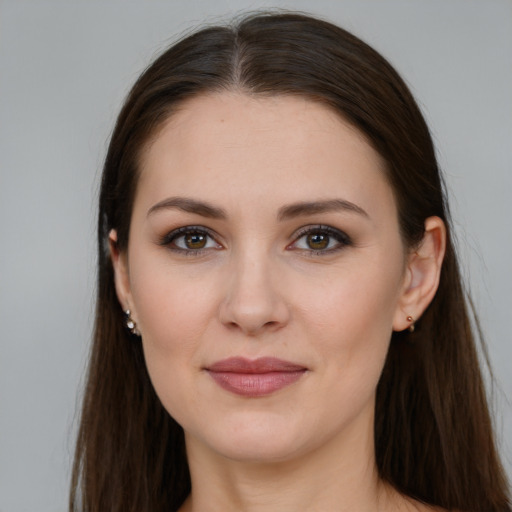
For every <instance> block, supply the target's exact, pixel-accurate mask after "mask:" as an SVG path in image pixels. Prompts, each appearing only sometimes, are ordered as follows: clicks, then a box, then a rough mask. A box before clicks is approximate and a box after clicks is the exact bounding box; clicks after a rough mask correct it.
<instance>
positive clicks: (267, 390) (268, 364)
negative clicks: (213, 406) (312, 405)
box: [206, 357, 307, 397]
mask: <svg viewBox="0 0 512 512" xmlns="http://www.w3.org/2000/svg"><path fill="white" fill-rule="evenodd" d="M206 371H207V372H208V373H209V375H210V376H211V377H212V378H213V380H214V381H215V382H216V383H217V384H218V385H219V386H220V387H221V388H223V389H225V390H227V391H230V392H232V393H235V394H237V395H242V396H245V397H259V396H265V395H269V394H271V393H274V392H276V391H279V390H280V389H282V388H284V387H286V386H289V385H291V384H293V383H294V382H296V381H298V380H299V379H300V378H301V377H302V376H303V375H304V374H305V373H306V371H307V368H305V367H304V366H300V365H297V364H295V363H291V362H289V361H283V360H281V359H276V358H273V357H262V358H259V359H255V360H249V359H245V358H242V357H233V358H229V359H224V360H222V361H218V362H216V363H214V364H212V365H211V366H209V367H207V368H206Z"/></svg>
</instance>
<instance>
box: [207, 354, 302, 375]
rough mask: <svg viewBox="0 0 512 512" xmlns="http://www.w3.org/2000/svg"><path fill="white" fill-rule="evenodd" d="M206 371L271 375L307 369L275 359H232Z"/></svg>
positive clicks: (213, 365)
mask: <svg viewBox="0 0 512 512" xmlns="http://www.w3.org/2000/svg"><path fill="white" fill-rule="evenodd" d="M206 370H208V371H211V372H219V373H221V372H229V373H270V372H297V371H304V370H306V367H305V366H302V365H300V364H296V363H292V362H290V361H284V360H283V359H277V358H275V357H260V358H258V359H246V358H245V357H230V358H228V359H222V360H221V361H217V362H215V363H213V364H211V365H209V366H207V367H206Z"/></svg>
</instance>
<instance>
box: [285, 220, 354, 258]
mask: <svg viewBox="0 0 512 512" xmlns="http://www.w3.org/2000/svg"><path fill="white" fill-rule="evenodd" d="M349 245H352V241H351V239H350V237H349V236H348V235H347V234H346V233H344V232H343V231H340V230H339V229H336V228H333V227H331V226H322V225H320V226H306V227H304V228H302V229H301V230H300V231H299V232H298V233H297V234H296V238H295V242H293V243H292V244H291V245H289V246H288V249H298V250H300V251H303V252H306V253H310V254H311V255H314V256H320V255H322V254H325V255H327V254H332V253H335V252H336V251H338V250H341V249H343V248H345V247H347V246H349Z"/></svg>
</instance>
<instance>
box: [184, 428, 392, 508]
mask: <svg viewBox="0 0 512 512" xmlns="http://www.w3.org/2000/svg"><path fill="white" fill-rule="evenodd" d="M372 427H373V424H372V423H370V422H366V423H365V424H364V425H354V428H353V429H352V432H351V433H348V435H347V432H345V433H344V435H343V436H341V435H340V436H338V437H336V438H333V439H331V440H329V442H326V443H323V444H322V445H321V446H320V447H318V448H317V449H315V450H310V451H308V452H307V453H305V454H301V455H300V456H296V457H293V458H292V457H290V458H289V459H287V460H281V461H277V462H271V463H270V462H261V461H239V460H232V459H227V458H225V457H223V456H222V455H219V454H218V453H216V452H213V451H212V450H210V449H209V448H208V447H206V446H205V445H204V444H202V443H201V442H200V441H199V440H197V439H194V438H192V437H191V436H188V435H187V436H186V443H187V454H188V459H189V467H190V473H191V479H192V493H191V495H190V496H189V498H188V500H187V501H186V503H185V504H184V506H183V508H182V509H181V512H199V511H200V512H210V511H212V512H215V511H219V510H222V511H225V512H232V511H233V512H235V511H236V512H240V511H243V512H260V511H261V512H262V511H265V512H274V511H276V512H277V511H279V512H296V511H297V510H322V511H324V510H325V511H331V510H332V511H336V512H344V511H347V512H348V511H354V510H357V511H360V512H365V511H368V512H370V511H371V512H375V511H377V510H379V511H380V510H388V509H390V510H391V508H389V506H388V504H389V502H390V500H391V497H392V495H393V494H394V493H393V492H392V491H390V489H389V488H387V487H386V486H385V485H384V484H383V483H382V482H380V480H379V478H378V474H377V469H376V464H375V456H374V444H373V428H372ZM394 510H397V509H396V508H395V509H394Z"/></svg>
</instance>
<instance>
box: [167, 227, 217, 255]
mask: <svg viewBox="0 0 512 512" xmlns="http://www.w3.org/2000/svg"><path fill="white" fill-rule="evenodd" d="M188 233H201V234H204V235H206V236H208V237H209V238H211V239H212V240H213V241H214V242H215V243H216V244H217V247H215V249H220V248H222V244H220V243H219V241H218V236H217V234H216V233H215V232H214V231H212V230H211V229H209V228H207V227H206V226H196V225H189V226H181V227H179V228H176V229H173V230H171V231H169V232H168V233H166V234H165V235H163V236H161V237H160V238H159V240H158V245H161V246H164V247H168V248H169V249H170V250H172V251H175V252H178V253H182V254H187V255H194V254H199V253H201V252H204V251H208V250H210V249H214V248H213V247H203V248H201V249H183V248H181V247H176V246H174V247H173V246H172V243H173V242H174V241H175V240H176V239H178V238H180V237H182V236H185V235H186V234H188Z"/></svg>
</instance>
